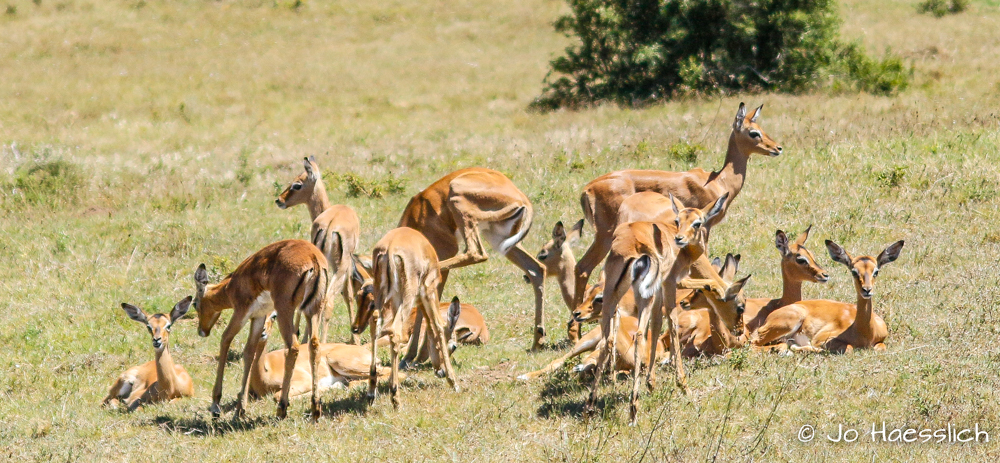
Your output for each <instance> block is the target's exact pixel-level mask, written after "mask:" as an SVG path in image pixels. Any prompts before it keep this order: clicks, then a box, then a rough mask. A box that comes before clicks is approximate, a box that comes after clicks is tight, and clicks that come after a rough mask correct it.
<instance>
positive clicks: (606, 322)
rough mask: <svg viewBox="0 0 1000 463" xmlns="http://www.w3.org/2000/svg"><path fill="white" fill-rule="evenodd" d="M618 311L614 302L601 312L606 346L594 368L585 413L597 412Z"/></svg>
mask: <svg viewBox="0 0 1000 463" xmlns="http://www.w3.org/2000/svg"><path fill="white" fill-rule="evenodd" d="M616 312H617V304H614V305H612V306H610V308H608V309H605V310H604V311H603V312H602V313H601V334H602V336H603V338H604V347H603V348H602V349H600V352H601V355H600V356H599V357H598V358H597V368H596V369H595V370H594V384H593V386H591V388H590V397H589V398H587V404H586V405H585V406H584V408H583V412H584V414H585V415H592V414H593V413H594V412H595V410H594V404H595V402H596V401H597V390H598V388H600V385H601V378H602V377H603V375H604V369H605V368H606V367H607V366H608V361H609V360H610V358H611V354H612V352H613V351H614V349H615V335H616V334H617V333H616V332H614V331H612V330H613V329H614V328H613V325H614V323H612V321H613V319H614V318H616V316H617V313H616Z"/></svg>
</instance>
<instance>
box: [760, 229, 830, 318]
mask: <svg viewBox="0 0 1000 463" xmlns="http://www.w3.org/2000/svg"><path fill="white" fill-rule="evenodd" d="M811 229H812V225H810V226H809V227H808V228H806V231H804V232H802V234H800V235H799V236H798V237H797V238H796V239H795V241H792V242H789V241H788V236H787V235H785V232H783V231H781V230H778V231H777V232H775V233H774V246H775V247H776V248H778V252H780V253H781V281H782V291H781V297H780V298H778V299H768V298H753V299H747V310H746V312H745V313H744V316H743V318H744V320H745V321H746V324H747V332H749V333H753V332H754V331H757V328H760V326H761V325H763V324H764V320H766V319H767V316H768V315H770V314H771V312H774V311H775V310H777V309H779V308H781V307H784V306H786V305H789V304H792V303H795V302H798V301H801V300H802V283H803V282H807V281H811V282H816V283H826V282H827V281H829V280H830V275H829V274H828V273H826V270H823V267H820V265H819V264H818V263H816V257H815V256H814V255H813V253H812V252H811V251H809V250H808V249H806V246H805V244H806V240H807V239H808V238H809V230H811Z"/></svg>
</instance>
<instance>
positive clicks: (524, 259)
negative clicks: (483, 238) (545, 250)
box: [504, 244, 579, 350]
mask: <svg viewBox="0 0 1000 463" xmlns="http://www.w3.org/2000/svg"><path fill="white" fill-rule="evenodd" d="M504 257H506V258H507V260H509V261H511V262H513V263H514V265H516V266H517V267H518V268H520V269H521V270H522V271H523V272H524V276H525V277H526V278H527V279H528V283H529V284H531V290H532V291H534V293H535V332H534V340H533V341H532V344H531V349H532V350H537V349H539V348H541V347H542V344H543V343H544V342H545V312H544V311H543V310H542V306H543V303H544V300H545V295H544V293H543V290H544V288H545V269H544V268H542V264H541V263H539V262H538V261H537V260H535V258H534V257H532V256H531V254H528V253H527V252H526V251H525V250H524V248H522V247H521V245H520V244H516V245H514V246H513V247H511V248H510V249H509V250H508V251H507V254H506V255H505V256H504ZM578 334H579V333H578Z"/></svg>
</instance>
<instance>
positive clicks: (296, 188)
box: [292, 183, 302, 191]
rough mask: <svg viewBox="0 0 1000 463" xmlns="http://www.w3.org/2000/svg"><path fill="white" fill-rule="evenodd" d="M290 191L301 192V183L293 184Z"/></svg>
mask: <svg viewBox="0 0 1000 463" xmlns="http://www.w3.org/2000/svg"><path fill="white" fill-rule="evenodd" d="M292 189H293V190H295V191H298V190H301V189H302V184H301V183H293V184H292Z"/></svg>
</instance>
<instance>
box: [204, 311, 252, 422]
mask: <svg viewBox="0 0 1000 463" xmlns="http://www.w3.org/2000/svg"><path fill="white" fill-rule="evenodd" d="M234 312H236V313H240V312H243V311H239V310H235V311H234ZM236 313H234V314H233V318H232V319H230V320H229V326H226V331H224V332H223V333H222V342H221V343H220V344H219V366H218V368H217V369H216V370H215V387H213V388H212V405H211V406H210V407H209V408H208V410H209V412H211V413H212V418H218V417H219V416H220V415H221V414H222V408H221V407H219V402H221V401H222V377H223V375H224V374H225V372H226V359H227V357H229V346H230V345H231V344H232V343H233V338H235V337H236V335H237V334H239V332H240V328H243V324H244V323H245V322H246V319H245V318H243V317H238V316H236Z"/></svg>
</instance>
